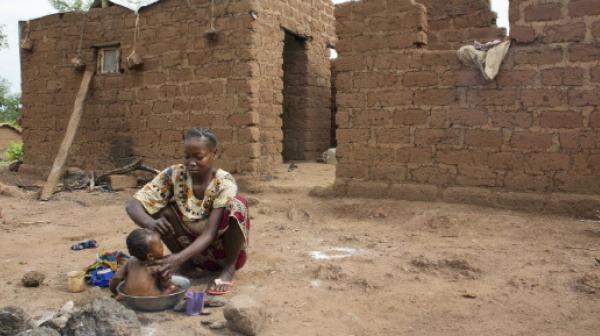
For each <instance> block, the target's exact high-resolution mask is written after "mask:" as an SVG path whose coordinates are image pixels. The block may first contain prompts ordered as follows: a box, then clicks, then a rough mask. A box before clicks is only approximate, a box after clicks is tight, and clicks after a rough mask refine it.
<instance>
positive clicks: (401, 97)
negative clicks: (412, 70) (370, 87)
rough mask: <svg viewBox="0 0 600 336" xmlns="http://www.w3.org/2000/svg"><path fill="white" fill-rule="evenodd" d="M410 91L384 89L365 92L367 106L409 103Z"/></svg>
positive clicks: (410, 98)
mask: <svg viewBox="0 0 600 336" xmlns="http://www.w3.org/2000/svg"><path fill="white" fill-rule="evenodd" d="M412 96H413V93H412V91H408V90H386V91H382V92H370V93H368V94H367V106H368V107H394V106H404V105H410V104H411V103H412V99H413V97H412Z"/></svg>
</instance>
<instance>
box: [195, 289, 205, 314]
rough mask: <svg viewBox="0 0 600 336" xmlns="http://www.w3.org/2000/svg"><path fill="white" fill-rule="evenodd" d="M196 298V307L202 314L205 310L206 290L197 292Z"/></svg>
mask: <svg viewBox="0 0 600 336" xmlns="http://www.w3.org/2000/svg"><path fill="white" fill-rule="evenodd" d="M194 296H195V298H196V307H195V309H196V310H197V311H198V314H202V311H203V310H204V292H196V293H194Z"/></svg>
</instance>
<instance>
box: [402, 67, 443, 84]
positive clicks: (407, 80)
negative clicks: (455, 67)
mask: <svg viewBox="0 0 600 336" xmlns="http://www.w3.org/2000/svg"><path fill="white" fill-rule="evenodd" d="M437 83H438V76H437V74H436V73H435V72H431V71H412V72H407V73H406V74H404V77H403V78H402V84H403V85H404V86H407V87H414V86H433V85H435V84H437Z"/></svg>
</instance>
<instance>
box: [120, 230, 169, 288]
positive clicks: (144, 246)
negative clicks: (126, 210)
mask: <svg viewBox="0 0 600 336" xmlns="http://www.w3.org/2000/svg"><path fill="white" fill-rule="evenodd" d="M127 249H128V250H129V254H131V256H132V257H133V258H131V259H130V260H129V261H128V262H127V264H125V266H123V267H121V268H120V269H119V270H118V271H117V273H115V275H114V277H113V279H112V280H111V282H110V290H111V292H113V293H114V294H115V295H116V294H117V286H118V285H119V284H120V283H121V282H122V281H125V284H124V285H123V287H122V291H123V293H125V294H127V295H132V296H159V295H166V294H171V293H173V292H174V291H175V290H176V286H175V285H174V284H173V283H171V279H170V278H164V277H162V276H161V275H160V272H159V268H158V267H156V266H150V265H151V264H152V263H154V261H156V260H157V259H160V258H162V257H163V245H162V241H161V239H160V235H159V234H158V233H156V232H155V231H151V230H148V229H135V230H133V231H132V232H131V233H130V234H129V236H127Z"/></svg>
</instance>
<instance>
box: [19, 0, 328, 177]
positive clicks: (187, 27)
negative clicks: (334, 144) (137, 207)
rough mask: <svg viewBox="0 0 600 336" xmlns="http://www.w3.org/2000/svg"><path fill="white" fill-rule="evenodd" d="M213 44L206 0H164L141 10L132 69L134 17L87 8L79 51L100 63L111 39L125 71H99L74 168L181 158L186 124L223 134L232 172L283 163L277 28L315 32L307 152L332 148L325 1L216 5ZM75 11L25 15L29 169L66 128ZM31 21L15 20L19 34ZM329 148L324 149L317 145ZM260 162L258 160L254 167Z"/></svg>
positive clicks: (48, 156) (43, 168) (73, 77)
mask: <svg viewBox="0 0 600 336" xmlns="http://www.w3.org/2000/svg"><path fill="white" fill-rule="evenodd" d="M215 4H216V6H215V8H214V16H215V17H216V20H215V27H216V29H217V31H218V34H217V38H216V40H215V41H210V40H208V39H207V38H206V37H205V32H206V31H207V30H208V29H209V20H210V15H211V14H210V13H211V10H210V6H209V1H208V0H190V1H188V0H162V1H160V2H159V3H156V4H154V5H152V6H149V7H145V8H143V9H141V11H140V21H139V22H140V25H139V28H140V36H139V38H138V42H137V48H136V50H137V52H138V53H139V54H140V55H141V56H142V58H143V60H144V66H143V68H142V69H139V70H128V69H126V66H125V57H126V56H127V55H129V53H130V52H131V51H132V50H133V36H134V29H135V20H136V16H135V14H134V13H133V12H132V11H130V10H128V9H125V8H122V7H119V6H113V7H109V8H97V9H92V10H90V11H89V12H88V14H87V23H86V28H85V34H84V38H83V47H82V51H83V57H84V58H85V61H86V64H87V65H88V67H95V66H96V61H95V59H96V56H95V52H96V51H95V49H94V48H93V46H94V45H96V44H99V43H105V42H112V41H117V42H119V43H120V48H121V53H122V57H121V69H122V71H121V73H119V74H96V76H95V78H94V79H93V81H92V86H91V91H90V95H89V97H88V101H87V102H86V105H85V111H84V114H83V119H82V123H81V126H80V129H79V131H78V133H77V137H76V139H75V143H74V145H73V147H72V151H71V155H70V159H69V160H70V161H69V165H71V166H79V167H82V168H86V169H99V170H102V169H109V168H114V167H115V166H119V165H122V164H124V163H127V162H129V161H131V160H132V158H133V157H142V158H144V159H145V162H146V163H147V164H150V165H153V166H156V167H158V168H161V167H165V166H167V165H169V164H173V163H176V162H179V161H181V157H182V148H181V139H182V133H183V132H184V130H185V129H187V128H189V127H192V126H204V127H211V128H213V129H214V130H215V132H216V133H217V136H218V137H219V140H220V142H221V147H220V148H221V160H220V163H219V164H220V166H221V167H223V168H224V169H227V170H229V171H231V172H233V173H257V172H263V171H268V170H269V169H270V165H271V164H272V163H273V162H281V160H282V159H281V155H282V153H281V149H282V139H283V136H282V130H281V126H282V123H281V112H282V103H283V94H282V89H283V70H282V59H283V42H284V33H283V30H282V27H287V28H288V29H290V30H292V31H297V32H300V33H306V34H307V35H310V36H311V37H312V39H311V41H310V43H308V47H307V52H306V53H307V57H308V64H307V74H308V75H307V82H306V83H305V86H306V91H307V94H306V101H305V103H306V104H305V107H304V109H305V115H306V116H307V126H305V127H306V129H307V130H308V131H307V132H304V134H305V137H304V138H303V139H299V141H305V142H306V144H307V153H309V154H310V155H307V158H312V157H313V156H314V155H313V152H314V153H317V152H320V151H321V150H324V149H323V148H325V149H326V148H327V145H328V144H329V129H330V126H329V125H330V123H329V122H327V123H326V124H324V125H323V124H322V123H321V119H326V120H328V121H329V120H330V119H329V118H330V113H329V105H330V101H329V100H330V83H329V78H330V73H329V60H328V59H327V57H326V46H327V44H328V43H332V41H334V24H333V6H332V5H331V4H330V3H329V1H327V0H321V1H318V2H314V4H307V3H305V2H303V1H269V2H268V4H267V3H265V2H262V1H254V0H229V1H215ZM83 18H84V15H83V14H81V13H66V14H56V15H51V16H47V17H44V18H40V19H37V20H33V21H31V22H30V31H31V39H32V40H33V44H34V49H33V50H32V51H31V52H27V51H22V53H21V61H22V62H21V64H22V73H23V88H22V90H23V110H24V113H23V114H24V119H23V126H24V142H25V165H24V168H25V169H32V170H37V172H40V173H47V171H48V168H49V166H50V165H51V164H52V161H53V158H54V155H55V153H56V152H57V150H58V146H59V144H60V141H61V140H62V136H63V134H64V130H65V127H66V125H67V122H68V118H69V116H70V114H71V111H72V106H73V102H74V99H75V95H76V92H77V90H78V88H79V84H80V81H81V77H82V74H81V73H79V72H77V71H75V70H74V69H73V68H72V67H71V65H70V60H71V59H72V58H73V57H75V56H76V55H77V49H78V45H79V40H80V32H81V25H82V22H83ZM26 26H27V23H25V22H22V23H21V30H22V32H23V35H24V34H25V31H26ZM323 144H325V145H323ZM261 161H264V162H265V164H261Z"/></svg>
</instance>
